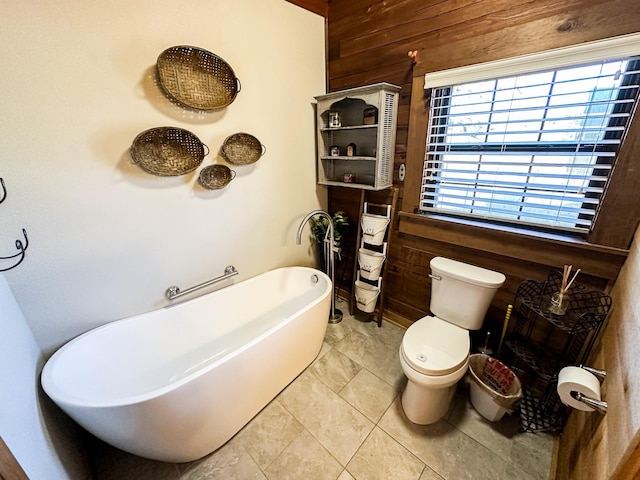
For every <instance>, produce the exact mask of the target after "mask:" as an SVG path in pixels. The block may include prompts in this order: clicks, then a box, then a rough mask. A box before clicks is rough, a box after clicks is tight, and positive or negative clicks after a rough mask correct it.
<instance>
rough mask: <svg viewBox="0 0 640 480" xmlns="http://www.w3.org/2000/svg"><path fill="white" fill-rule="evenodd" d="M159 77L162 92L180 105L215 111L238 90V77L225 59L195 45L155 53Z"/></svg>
mask: <svg viewBox="0 0 640 480" xmlns="http://www.w3.org/2000/svg"><path fill="white" fill-rule="evenodd" d="M156 66H157V69H158V80H159V82H160V86H161V87H162V89H163V90H164V91H165V93H166V94H167V95H168V96H169V97H170V98H172V99H173V100H175V101H176V102H178V103H179V104H181V105H183V106H187V107H190V108H193V109H196V110H205V111H209V110H218V109H221V108H224V107H226V106H228V105H230V104H231V103H232V102H233V101H234V100H235V98H236V96H237V95H238V92H240V80H238V78H237V77H236V75H235V73H234V72H233V70H232V68H231V67H230V66H229V64H228V63H227V62H225V61H224V60H223V59H222V58H220V57H218V56H217V55H215V54H213V53H211V52H209V51H207V50H203V49H201V48H197V47H191V46H186V45H184V46H176V47H171V48H168V49H166V50H165V51H164V52H162V53H161V54H160V55H159V56H158V61H157V64H156Z"/></svg>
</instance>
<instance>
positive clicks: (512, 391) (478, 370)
mask: <svg viewBox="0 0 640 480" xmlns="http://www.w3.org/2000/svg"><path fill="white" fill-rule="evenodd" d="M469 373H470V375H471V379H472V381H471V384H470V385H471V404H472V405H473V408H475V409H476V410H477V411H478V413H479V414H480V415H482V416H483V417H484V418H486V419H487V420H489V421H490V422H497V421H499V420H500V419H501V418H502V417H503V415H504V414H505V413H506V412H512V411H513V410H514V409H515V407H516V406H517V404H518V402H519V401H520V399H521V398H522V386H521V385H520V380H519V379H518V377H517V376H516V374H515V373H513V371H512V370H511V369H510V368H509V367H507V366H506V365H505V364H504V363H502V362H501V361H500V360H497V359H495V358H493V357H490V356H489V355H485V354H482V353H478V354H474V355H471V356H470V357H469Z"/></svg>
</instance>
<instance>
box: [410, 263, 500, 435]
mask: <svg viewBox="0 0 640 480" xmlns="http://www.w3.org/2000/svg"><path fill="white" fill-rule="evenodd" d="M430 267H431V275H429V276H430V277H431V304H430V308H429V309H430V311H431V314H432V315H428V316H426V317H423V318H421V319H420V320H418V321H416V322H415V323H414V324H413V325H411V326H410V327H409V328H408V329H407V331H406V332H405V334H404V337H403V338H402V344H401V345H400V365H401V366H402V370H403V371H404V374H405V375H406V377H407V386H406V388H405V390H404V392H403V393H402V408H403V409H404V412H405V414H406V416H407V418H408V419H409V420H411V421H412V422H413V423H417V424H419V425H428V424H431V423H435V422H437V421H438V420H440V419H441V418H442V417H443V416H444V415H445V414H446V413H447V410H448V409H449V405H450V403H451V398H452V397H453V394H454V393H455V386H456V383H458V381H459V380H460V379H461V378H462V377H463V376H464V374H465V373H466V372H467V368H468V367H469V351H470V346H471V342H470V340H469V330H478V329H480V328H481V327H482V324H483V322H484V317H485V315H486V313H487V310H488V308H489V305H490V304H491V301H492V300H493V297H494V296H495V294H496V291H497V290H498V289H499V288H500V287H501V286H502V284H503V283H504V281H505V279H506V277H505V276H504V275H503V274H502V273H499V272H494V271H493V270H487V269H485V268H481V267H476V266H474V265H469V264H466V263H462V262H458V261H455V260H451V259H448V258H443V257H435V258H433V259H432V260H431V263H430Z"/></svg>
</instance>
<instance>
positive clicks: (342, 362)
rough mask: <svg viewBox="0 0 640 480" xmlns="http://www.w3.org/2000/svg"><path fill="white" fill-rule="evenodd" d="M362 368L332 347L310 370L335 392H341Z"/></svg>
mask: <svg viewBox="0 0 640 480" xmlns="http://www.w3.org/2000/svg"><path fill="white" fill-rule="evenodd" d="M361 369H362V366H360V365H359V364H357V363H356V362H354V361H353V360H351V359H350V358H349V357H347V356H346V355H343V354H342V353H340V352H339V351H338V350H336V349H335V348H332V349H331V350H330V351H329V352H328V353H327V354H326V355H325V356H324V357H322V359H320V361H318V362H315V363H314V364H313V365H312V366H311V367H310V370H311V371H312V372H313V373H314V374H315V376H316V377H318V378H319V379H320V380H322V382H323V383H324V384H325V385H327V386H328V387H329V388H330V389H331V390H333V391H334V392H336V393H337V392H339V391H340V390H342V389H343V388H344V386H345V385H346V384H347V383H349V382H350V381H351V379H352V378H353V377H354V376H355V375H356V373H358V372H359V371H360V370H361Z"/></svg>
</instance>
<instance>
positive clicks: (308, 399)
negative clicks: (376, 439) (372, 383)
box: [278, 370, 373, 466]
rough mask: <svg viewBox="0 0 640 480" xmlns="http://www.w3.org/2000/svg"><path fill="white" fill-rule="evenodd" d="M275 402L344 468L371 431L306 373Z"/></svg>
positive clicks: (369, 425)
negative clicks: (289, 413) (278, 402)
mask: <svg viewBox="0 0 640 480" xmlns="http://www.w3.org/2000/svg"><path fill="white" fill-rule="evenodd" d="M278 400H279V401H280V403H281V404H282V405H283V406H284V407H285V408H286V409H287V410H288V411H289V412H291V414H292V415H293V416H294V417H296V419H297V420H298V421H299V422H300V423H302V425H304V427H305V428H306V429H307V430H308V431H309V432H310V433H311V434H312V435H313V436H314V437H315V438H316V439H317V440H318V441H319V442H320V443H321V444H322V445H323V446H324V447H325V448H326V449H327V450H328V451H329V452H330V453H331V454H332V455H333V456H334V457H335V458H336V459H338V461H339V462H340V463H341V464H342V465H343V466H344V465H346V464H347V462H348V461H349V460H350V459H351V457H352V456H353V454H354V453H355V452H356V450H357V449H358V448H359V447H360V445H361V444H362V442H363V441H364V439H365V438H366V437H367V435H368V434H369V432H371V430H372V429H373V423H372V422H371V421H370V420H368V419H367V418H366V417H365V416H364V415H362V414H361V413H360V412H358V411H357V410H356V409H355V408H354V407H352V406H351V405H349V403H347V402H346V401H345V400H343V399H342V398H340V397H339V396H338V394H337V393H335V392H334V391H333V390H331V389H330V388H329V387H327V386H326V385H325V384H324V383H322V382H321V381H320V380H319V379H318V378H317V377H316V376H315V375H313V374H312V373H311V372H310V371H308V370H307V371H305V372H304V373H303V374H302V375H300V376H299V377H298V378H297V379H296V380H295V381H294V382H293V383H292V384H291V385H289V386H288V387H287V388H286V389H285V390H284V392H282V393H281V394H280V396H279V397H278Z"/></svg>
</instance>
